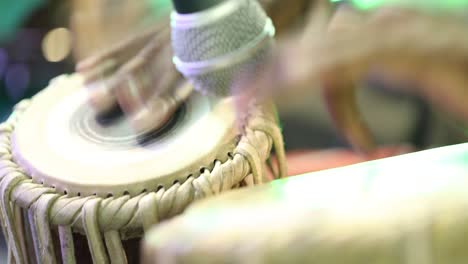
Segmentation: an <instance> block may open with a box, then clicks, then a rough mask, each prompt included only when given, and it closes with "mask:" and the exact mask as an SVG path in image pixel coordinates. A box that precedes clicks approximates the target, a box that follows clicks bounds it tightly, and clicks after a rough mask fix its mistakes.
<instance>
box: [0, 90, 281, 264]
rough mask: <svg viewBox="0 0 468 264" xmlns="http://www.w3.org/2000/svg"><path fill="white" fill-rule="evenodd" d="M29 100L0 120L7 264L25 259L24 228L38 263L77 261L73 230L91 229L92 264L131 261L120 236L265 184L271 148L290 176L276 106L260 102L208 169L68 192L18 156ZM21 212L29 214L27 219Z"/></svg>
mask: <svg viewBox="0 0 468 264" xmlns="http://www.w3.org/2000/svg"><path fill="white" fill-rule="evenodd" d="M33 100H34V99H33ZM29 103H30V100H24V101H22V102H20V103H19V104H18V105H16V106H15V109H14V111H13V114H12V115H11V116H10V117H9V119H8V120H7V121H6V122H4V123H2V124H0V196H1V198H0V202H1V203H0V210H1V214H0V220H1V224H2V228H3V232H4V234H5V237H6V239H7V244H8V253H9V254H8V256H9V259H8V262H9V263H28V252H27V250H26V241H25V237H26V235H25V233H26V232H28V230H23V226H29V227H30V229H31V230H30V231H29V232H30V234H31V237H32V240H33V244H34V250H35V255H36V261H37V262H38V263H56V261H57V260H56V255H61V257H62V260H63V263H76V259H75V252H74V245H73V232H78V233H82V234H86V237H87V239H88V244H89V248H90V251H91V255H92V258H93V262H94V263H110V262H112V263H127V259H126V254H125V251H124V249H123V246H122V240H126V239H129V238H134V237H139V236H141V235H142V233H143V232H144V231H145V230H148V229H149V228H150V227H151V226H152V225H154V224H156V223H158V222H159V221H161V220H164V219H167V218H170V217H172V216H174V215H177V214H180V213H181V212H182V211H183V210H184V209H185V208H186V207H187V205H189V204H190V203H192V202H193V201H195V200H198V199H202V198H204V197H208V196H212V195H216V194H218V193H221V192H223V191H226V190H229V189H232V188H236V187H238V186H241V185H250V184H261V183H262V182H264V181H265V178H266V177H265V171H264V168H265V161H267V160H268V159H269V155H270V151H271V149H272V147H273V148H274V151H275V154H276V156H277V159H278V161H279V162H278V168H275V169H276V170H274V171H275V172H274V174H275V175H274V177H275V178H281V177H284V176H285V175H286V166H285V154H284V146H283V140H282V136H281V131H280V129H279V128H278V126H277V121H276V119H275V117H274V115H273V112H274V111H272V109H274V108H273V106H272V105H263V106H255V107H253V109H252V111H251V112H250V116H249V117H248V119H247V125H246V128H245V133H244V134H243V135H242V137H241V139H240V141H239V143H238V145H237V147H236V148H235V149H234V150H233V152H232V155H230V158H229V159H228V160H227V161H226V162H224V163H222V162H220V161H215V162H214V167H213V168H212V169H211V170H208V169H205V170H204V171H203V172H202V173H201V174H200V176H198V177H189V178H187V180H186V181H185V182H176V183H175V184H174V185H172V186H171V187H170V188H167V189H164V188H161V189H158V190H156V191H147V192H144V193H142V194H140V195H138V196H133V197H131V196H130V195H124V196H122V197H109V198H100V197H97V196H88V197H80V196H78V197H76V196H75V197H72V196H70V195H64V194H63V193H60V192H58V191H56V190H55V189H54V188H50V187H47V186H44V185H42V184H38V183H35V182H33V180H32V179H31V178H30V177H29V176H28V175H27V174H26V173H25V172H24V171H23V169H22V168H21V167H19V166H18V165H17V164H16V163H15V161H14V159H13V156H12V152H11V141H10V140H11V134H12V133H13V131H14V128H15V124H16V123H17V121H18V118H20V117H21V114H22V113H23V112H24V110H25V109H27V107H28V105H29ZM21 209H23V210H24V209H25V210H26V212H27V214H28V215H27V217H23V219H22V218H21V214H22V211H21ZM23 222H24V223H25V224H24V225H23ZM55 226H56V227H58V234H59V239H60V251H61V252H55V251H56V248H54V246H53V245H54V243H53V241H52V235H51V229H52V227H55ZM109 256H112V261H110V257H109Z"/></svg>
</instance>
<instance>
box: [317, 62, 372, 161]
mask: <svg viewBox="0 0 468 264" xmlns="http://www.w3.org/2000/svg"><path fill="white" fill-rule="evenodd" d="M344 75H345V74H343V70H341V71H333V72H330V73H327V74H324V75H323V77H322V87H323V94H324V99H325V103H326V106H327V108H328V111H329V113H330V115H331V117H332V120H333V122H334V124H335V126H336V128H337V130H338V131H339V132H340V133H341V134H343V136H344V137H345V138H346V140H347V141H348V142H349V143H350V145H351V146H352V147H353V148H354V149H356V150H358V151H360V152H363V153H370V152H372V151H373V150H374V148H375V144H374V139H373V137H372V135H371V133H370V131H369V128H368V127H367V125H366V124H365V122H364V121H363V119H362V116H361V114H360V112H359V108H358V106H357V103H356V98H355V89H356V87H355V85H354V83H353V81H352V80H350V79H349V78H346V77H345V76H344Z"/></svg>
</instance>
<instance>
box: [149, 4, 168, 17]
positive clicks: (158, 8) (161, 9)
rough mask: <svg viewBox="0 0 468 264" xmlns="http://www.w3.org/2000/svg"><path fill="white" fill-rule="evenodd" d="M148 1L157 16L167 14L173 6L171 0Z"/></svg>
mask: <svg viewBox="0 0 468 264" xmlns="http://www.w3.org/2000/svg"><path fill="white" fill-rule="evenodd" d="M147 3H148V6H149V7H150V8H151V10H152V13H153V15H154V16H155V17H160V16H162V15H164V14H167V13H168V12H169V11H170V10H171V8H172V2H171V1H170V0H147Z"/></svg>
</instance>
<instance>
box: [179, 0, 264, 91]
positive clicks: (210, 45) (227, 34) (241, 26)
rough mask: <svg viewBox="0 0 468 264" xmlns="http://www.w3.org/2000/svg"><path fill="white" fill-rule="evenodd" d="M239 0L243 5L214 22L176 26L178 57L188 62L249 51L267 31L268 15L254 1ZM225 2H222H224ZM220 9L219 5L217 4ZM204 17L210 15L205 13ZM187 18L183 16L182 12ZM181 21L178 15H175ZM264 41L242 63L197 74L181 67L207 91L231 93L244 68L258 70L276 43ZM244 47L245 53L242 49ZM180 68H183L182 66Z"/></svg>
mask: <svg viewBox="0 0 468 264" xmlns="http://www.w3.org/2000/svg"><path fill="white" fill-rule="evenodd" d="M228 1H236V2H237V1H238V2H237V4H239V6H238V7H237V8H236V9H235V10H234V11H233V12H229V13H228V14H226V15H225V16H223V17H221V18H217V19H214V20H213V21H212V22H211V23H201V24H200V25H197V23H194V24H193V26H191V25H190V24H189V25H184V26H180V27H178V26H177V21H175V22H176V23H173V27H172V46H173V50H174V53H175V56H176V57H177V58H178V60H180V61H182V62H184V63H185V62H187V63H197V62H201V63H206V62H208V61H210V60H213V59H217V58H220V57H225V56H226V55H228V56H229V55H231V56H232V55H233V57H234V58H235V57H238V56H236V55H237V54H238V55H239V56H242V55H244V56H245V54H241V53H245V47H246V46H248V45H249V44H251V43H252V42H254V41H255V40H256V39H258V37H259V36H260V35H261V34H262V33H263V32H264V29H265V24H266V23H267V21H268V17H267V15H266V13H265V11H264V10H263V9H262V7H261V6H260V5H259V4H258V2H257V1H254V0H228ZM221 5H222V4H221ZM215 8H216V7H215ZM198 15H200V16H203V15H207V16H209V15H210V14H209V12H206V13H205V14H204V13H203V12H202V13H200V14H198ZM179 16H180V17H183V15H179ZM173 19H174V20H177V16H176V17H175V18H173ZM269 38H270V40H268V41H266V42H264V43H262V45H263V46H262V47H261V48H260V49H258V50H257V51H256V52H255V53H254V54H253V55H251V56H249V57H248V58H246V59H245V60H243V61H241V62H239V61H237V62H233V63H229V64H228V65H226V66H225V67H222V68H216V69H215V70H210V71H208V72H204V73H199V74H193V73H187V72H184V71H183V70H181V72H182V74H184V75H185V76H186V77H187V78H188V79H190V80H191V81H192V83H193V84H194V86H195V88H196V89H197V90H200V91H202V92H205V93H212V94H217V95H228V94H229V93H230V87H231V85H232V82H233V80H234V79H235V78H236V77H237V76H239V74H243V72H244V71H251V70H253V69H256V68H257V67H258V66H260V65H261V63H262V62H263V61H264V59H265V58H266V57H267V55H268V52H269V51H270V49H271V44H272V43H273V41H272V38H271V37H269ZM242 48H244V50H243V51H242V52H241V51H240V50H241V49H242ZM179 70H180V69H179Z"/></svg>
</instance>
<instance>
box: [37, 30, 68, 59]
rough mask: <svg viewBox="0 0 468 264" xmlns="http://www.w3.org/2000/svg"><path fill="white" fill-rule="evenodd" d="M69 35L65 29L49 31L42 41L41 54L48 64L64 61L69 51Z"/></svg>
mask: <svg viewBox="0 0 468 264" xmlns="http://www.w3.org/2000/svg"><path fill="white" fill-rule="evenodd" d="M71 46H72V40H71V33H70V31H69V30H68V29H66V28H56V29H53V30H51V31H49V32H48V33H47V34H46V36H45V37H44V39H43V41H42V52H43V53H44V57H45V58H46V59H47V60H48V61H50V62H58V61H61V60H63V59H65V58H66V57H67V56H68V55H69V54H70V51H71Z"/></svg>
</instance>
